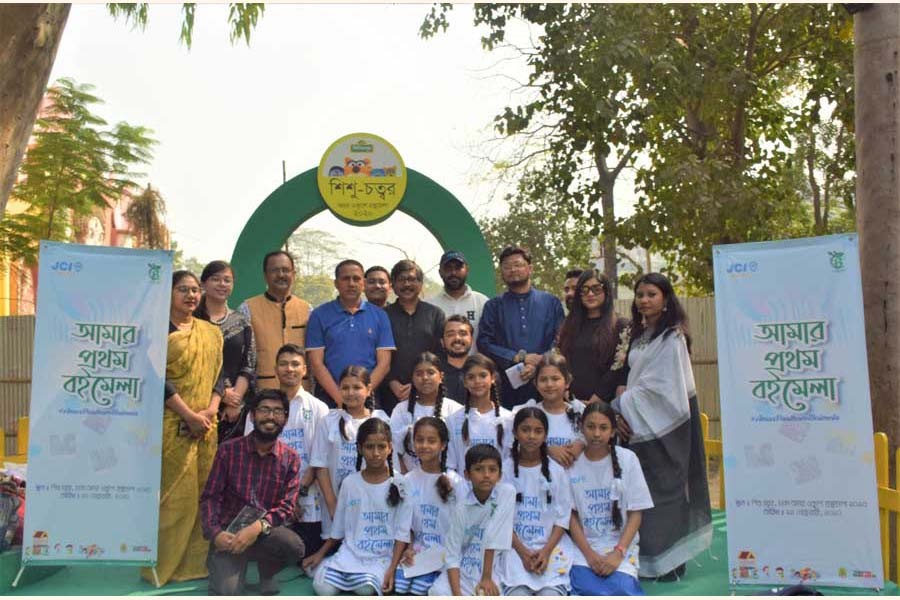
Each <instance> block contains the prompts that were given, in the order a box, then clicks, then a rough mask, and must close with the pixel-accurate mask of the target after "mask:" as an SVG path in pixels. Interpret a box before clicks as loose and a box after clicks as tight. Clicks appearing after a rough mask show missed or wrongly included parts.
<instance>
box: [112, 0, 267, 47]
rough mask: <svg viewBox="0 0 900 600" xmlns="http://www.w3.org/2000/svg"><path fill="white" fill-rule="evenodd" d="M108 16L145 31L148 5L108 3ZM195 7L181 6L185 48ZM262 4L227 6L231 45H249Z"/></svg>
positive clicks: (262, 11) (192, 27) (263, 10)
mask: <svg viewBox="0 0 900 600" xmlns="http://www.w3.org/2000/svg"><path fill="white" fill-rule="evenodd" d="M106 7H107V10H109V14H111V15H112V16H113V17H115V18H117V19H118V18H122V19H124V20H125V22H126V23H129V24H131V26H132V27H133V28H137V27H139V28H140V29H142V30H143V29H145V28H146V27H147V21H148V18H149V4H147V3H145V2H142V3H138V4H127V3H117V2H114V3H109V4H107V5H106ZM196 10H197V5H196V4H195V3H192V2H188V3H185V4H182V5H181V13H182V19H181V34H180V36H179V40H181V42H182V43H183V44H184V45H185V46H187V47H188V48H190V47H191V45H192V44H193V41H194V38H193V34H194V15H195V13H196ZM265 11H266V7H265V5H264V4H255V3H237V2H236V3H232V4H229V5H228V26H229V33H228V37H229V39H230V40H231V43H232V44H233V43H235V42H237V41H238V40H240V39H243V40H244V42H245V43H246V44H247V45H250V33H251V32H252V31H253V29H255V28H256V25H257V23H258V22H259V19H260V17H262V15H263V13H265Z"/></svg>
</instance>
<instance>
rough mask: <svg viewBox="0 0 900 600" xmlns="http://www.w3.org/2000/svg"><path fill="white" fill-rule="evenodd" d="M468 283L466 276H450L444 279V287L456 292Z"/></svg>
mask: <svg viewBox="0 0 900 600" xmlns="http://www.w3.org/2000/svg"><path fill="white" fill-rule="evenodd" d="M464 285H466V278H465V277H449V278H447V279H445V280H444V287H445V288H447V289H448V290H450V291H451V292H455V291H456V290H461V289H462V288H463V286H464Z"/></svg>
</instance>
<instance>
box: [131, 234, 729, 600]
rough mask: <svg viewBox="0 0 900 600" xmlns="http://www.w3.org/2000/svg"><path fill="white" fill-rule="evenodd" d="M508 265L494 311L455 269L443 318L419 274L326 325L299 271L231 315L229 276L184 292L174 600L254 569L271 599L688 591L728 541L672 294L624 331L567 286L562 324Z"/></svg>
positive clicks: (519, 265) (343, 271)
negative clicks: (696, 568) (288, 579)
mask: <svg viewBox="0 0 900 600" xmlns="http://www.w3.org/2000/svg"><path fill="white" fill-rule="evenodd" d="M499 265H500V273H501V276H502V278H503V281H504V283H505V285H506V288H507V290H506V291H505V292H504V293H502V294H501V295H499V296H497V297H495V298H492V299H488V298H487V297H485V296H484V295H483V294H480V293H479V292H477V291H475V290H472V289H471V288H470V287H469V286H468V285H467V283H466V277H467V274H468V264H467V261H466V258H465V256H464V255H463V254H462V253H461V252H458V251H453V250H451V251H448V252H445V253H444V255H443V256H442V257H441V261H440V269H439V273H440V276H441V279H442V280H443V283H444V285H443V289H442V291H441V292H440V293H439V294H438V295H437V296H436V297H434V298H431V299H429V300H427V301H426V300H423V299H422V285H423V282H424V274H423V272H422V269H421V268H420V267H419V266H418V265H417V264H416V263H415V262H414V261H410V260H401V261H399V262H398V263H397V264H396V265H394V266H393V268H392V269H391V270H390V271H388V270H387V269H385V268H383V267H380V266H374V267H370V268H368V269H365V268H364V266H363V265H362V264H361V263H359V262H358V261H355V260H344V261H341V262H340V263H339V264H338V265H337V267H336V268H335V279H334V285H335V288H336V290H337V298H336V299H335V300H333V301H330V302H326V303H325V304H322V305H321V306H318V307H316V308H315V309H314V310H313V309H312V308H311V307H310V306H309V304H308V303H307V302H305V301H304V300H303V299H301V298H299V297H297V296H296V295H294V294H293V293H292V286H293V279H294V264H293V259H292V257H291V256H290V254H288V253H287V252H283V251H276V252H272V253H269V254H268V255H266V257H265V259H264V261H263V265H262V266H263V272H264V276H265V280H266V290H265V292H264V293H263V294H260V295H258V296H255V297H252V298H250V299H248V300H247V301H246V302H244V303H243V304H242V305H241V306H240V307H239V308H238V309H237V310H233V309H231V308H230V307H229V306H228V298H229V296H230V294H231V291H232V289H233V286H234V273H233V271H232V269H231V268H230V266H229V265H228V264H227V263H225V262H223V261H214V262H212V263H210V264H209V265H207V266H206V268H204V270H203V272H202V274H201V275H200V277H199V278H198V277H197V276H195V275H194V274H192V273H190V272H188V271H177V272H175V273H174V274H173V286H172V304H171V313H170V326H169V332H170V333H169V347H168V358H167V365H166V398H165V407H166V410H165V411H164V422H163V468H162V485H161V493H160V517H159V528H160V535H159V549H158V556H159V558H158V563H157V567H156V569H157V575H158V577H159V581H160V582H161V583H165V582H167V581H173V580H175V581H180V580H187V579H196V578H202V577H206V576H208V577H209V591H210V593H211V594H217V595H232V594H239V593H242V591H243V590H244V579H245V575H246V571H247V564H248V562H250V561H254V562H256V563H257V564H258V571H259V575H260V584H259V585H260V588H259V590H260V593H261V594H264V595H267V594H275V593H278V583H277V580H276V578H275V575H276V573H277V572H279V571H280V570H281V569H282V568H284V567H285V566H287V565H292V564H296V565H298V566H300V567H301V568H302V569H303V570H304V571H305V572H306V573H307V574H308V575H309V576H310V577H312V580H313V587H314V589H315V590H316V592H317V593H318V594H320V595H333V594H336V593H339V592H340V591H353V592H355V593H357V594H363V595H377V594H384V593H389V592H394V593H397V594H411V595H425V594H432V595H450V594H452V595H476V594H477V595H500V594H503V595H569V594H571V595H640V594H642V591H641V586H640V582H639V578H640V577H650V578H654V579H657V580H662V581H668V580H675V579H677V578H679V577H681V576H682V575H683V574H684V571H685V564H686V561H687V560H688V559H689V558H691V557H694V556H696V555H697V554H699V553H700V552H702V551H703V550H704V549H705V548H707V547H708V546H709V544H710V543H711V539H712V529H711V518H710V505H709V495H708V490H707V482H706V472H705V460H704V454H703V443H702V439H701V434H700V422H699V410H698V405H697V399H696V393H695V388H694V380H693V375H692V371H691V364H690V356H689V352H690V335H689V333H688V329H687V321H686V316H685V313H684V311H683V309H682V307H681V305H680V304H679V302H678V299H677V297H676V295H675V292H674V290H673V288H672V286H671V284H670V282H669V281H668V280H667V279H666V278H665V277H664V276H663V275H660V274H658V273H649V274H645V275H643V276H642V277H640V278H639V279H638V281H637V283H636V285H635V299H634V303H633V305H632V309H631V315H630V318H627V317H625V316H620V315H617V314H616V313H615V311H614V310H613V298H612V295H611V294H610V293H609V292H610V285H609V281H608V279H607V278H606V276H605V275H604V274H603V273H601V272H599V271H597V270H595V269H587V270H584V271H579V272H574V271H570V272H569V273H567V278H566V289H565V290H564V292H565V294H564V297H565V303H566V306H567V309H568V310H567V311H566V310H564V309H563V304H562V302H560V300H559V299H558V298H557V297H556V296H554V295H552V294H550V293H547V292H544V291H540V290H537V289H535V288H534V287H533V286H532V283H531V256H530V254H529V253H528V251H527V250H526V249H524V248H521V247H516V246H510V247H507V248H505V249H504V250H503V251H502V252H501V254H500V256H499ZM391 290H393V292H394V294H395V296H396V300H395V301H394V302H392V303H387V300H388V297H389V295H390V292H391ZM145 576H146V577H147V578H150V577H151V573H150V571H147V572H146V573H145Z"/></svg>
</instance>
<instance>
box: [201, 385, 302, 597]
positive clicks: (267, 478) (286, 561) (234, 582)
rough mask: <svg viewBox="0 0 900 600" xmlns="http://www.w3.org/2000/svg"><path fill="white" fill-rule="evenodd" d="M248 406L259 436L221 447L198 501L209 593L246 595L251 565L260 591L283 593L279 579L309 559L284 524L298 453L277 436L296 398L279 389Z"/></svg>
mask: <svg viewBox="0 0 900 600" xmlns="http://www.w3.org/2000/svg"><path fill="white" fill-rule="evenodd" d="M248 408H249V414H250V415H251V419H253V432H252V433H250V434H249V435H247V436H245V437H242V438H235V439H232V440H229V441H227V442H225V443H224V444H222V445H221V446H219V450H218V452H217V453H216V458H215V460H214V461H213V466H212V471H211V472H210V474H209V479H208V480H207V482H206V487H205V488H204V490H203V494H202V495H201V496H200V516H201V525H202V527H203V535H204V537H205V538H206V539H208V540H210V548H209V556H208V559H207V567H208V569H209V593H210V595H219V596H234V595H240V594H242V593H243V592H244V576H245V575H246V573H247V563H248V562H249V561H256V562H257V563H258V569H259V577H260V589H259V593H260V594H262V595H272V594H277V593H278V591H279V590H278V582H277V581H276V580H275V574H276V573H278V572H279V571H280V570H281V569H283V568H284V567H285V566H288V565H291V564H296V563H297V562H298V561H300V559H302V558H303V554H304V547H303V541H302V540H301V539H300V536H298V535H297V534H296V533H294V532H293V531H291V529H290V528H288V527H287V526H286V525H288V524H289V523H290V522H291V521H292V520H293V518H294V507H295V506H296V504H297V494H298V492H299V489H300V478H299V472H300V456H299V455H298V454H297V452H296V451H295V450H293V449H292V448H290V447H289V446H288V445H287V444H285V443H283V442H282V441H280V440H279V439H278V435H279V434H280V433H281V431H282V430H283V429H284V425H285V422H286V420H287V415H288V410H289V408H290V401H289V400H288V398H287V396H286V395H285V394H284V392H282V391H281V390H276V389H270V390H262V391H261V392H259V393H258V394H257V395H256V397H255V398H254V399H253V401H252V402H251V403H250V405H249V407H248Z"/></svg>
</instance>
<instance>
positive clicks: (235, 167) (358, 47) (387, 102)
mask: <svg viewBox="0 0 900 600" xmlns="http://www.w3.org/2000/svg"><path fill="white" fill-rule="evenodd" d="M430 7H431V5H430V4H415V5H410V4H394V5H388V4H375V5H372V4H365V5H362V4H357V5H352V4H340V5H310V4H305V5H267V7H266V11H265V14H264V15H263V17H262V18H261V20H260V22H259V24H258V26H257V27H256V29H255V30H254V31H253V33H252V37H251V41H250V45H249V46H247V44H245V43H244V42H243V41H239V42H237V43H235V44H234V45H232V44H231V43H230V42H229V39H228V27H227V7H226V6H224V5H204V4H200V5H198V6H197V11H196V18H195V27H194V34H193V45H192V48H191V49H190V50H188V49H187V48H186V47H185V46H184V45H182V44H180V43H179V41H178V36H179V33H180V30H181V14H180V10H181V6H180V4H176V5H152V6H150V11H149V23H148V26H147V28H146V29H145V30H144V31H141V30H140V29H137V30H133V29H132V28H131V27H130V26H129V25H126V24H125V22H124V21H121V20H119V21H116V20H115V19H113V18H112V17H111V16H109V15H108V13H107V11H106V8H105V6H103V5H74V6H73V7H72V11H71V14H70V16H69V20H68V23H67V25H66V30H65V32H64V34H63V38H62V41H61V43H60V47H59V51H58V54H57V58H56V62H55V64H54V67H53V72H52V74H51V82H52V81H54V80H55V79H57V78H59V77H71V78H74V79H75V80H76V81H77V82H79V83H90V84H93V85H94V86H96V89H95V93H96V95H98V96H99V97H101V98H103V99H104V100H105V104H104V105H103V106H99V107H97V108H96V111H97V112H98V113H99V114H101V115H102V116H103V117H104V118H105V119H106V120H107V121H109V122H110V123H111V124H112V123H115V122H118V121H122V120H124V121H127V122H129V123H131V124H136V125H144V126H147V127H149V128H150V129H152V130H153V131H154V137H155V138H156V139H157V140H158V141H159V145H158V146H157V147H156V149H155V158H154V160H153V162H152V163H151V164H150V165H148V166H147V167H146V168H145V169H144V170H145V171H146V173H147V179H146V180H147V181H149V182H150V183H152V185H153V186H154V187H155V188H157V189H158V190H159V191H160V192H161V194H162V196H163V198H164V199H165V200H166V204H167V208H168V215H167V224H168V226H169V228H170V230H171V231H172V234H173V238H174V239H175V240H176V241H177V242H178V244H179V246H180V247H181V248H182V249H183V250H184V251H185V254H186V255H187V256H194V257H196V258H198V259H200V260H201V261H203V262H206V261H209V260H213V259H218V258H224V259H229V258H230V257H231V254H232V250H233V248H234V244H235V242H236V240H237V237H238V235H239V234H240V232H241V230H242V228H243V226H244V224H245V222H246V221H247V219H248V218H249V217H250V215H251V214H252V213H253V211H254V210H255V209H256V208H257V206H258V205H259V204H260V203H261V202H262V201H263V200H264V199H265V198H266V197H267V196H268V195H269V194H270V193H271V192H272V191H274V190H275V189H276V188H277V187H278V186H279V185H281V183H282V161H285V164H286V171H287V177H288V178H291V177H293V176H295V175H297V174H299V173H301V172H303V171H306V170H307V169H310V168H312V167H315V166H317V165H318V163H319V160H320V159H321V157H322V154H323V153H324V152H325V150H326V149H327V148H328V146H329V145H330V144H331V143H332V142H334V141H335V140H337V139H338V138H340V137H342V136H344V135H346V134H349V133H353V132H357V131H365V132H370V133H374V134H376V135H379V136H381V137H383V138H385V139H387V140H388V141H389V142H391V143H392V144H393V145H394V147H395V148H396V149H397V150H398V152H399V153H400V155H401V156H402V157H403V160H404V162H405V164H406V165H407V167H410V168H412V169H415V170H417V171H419V172H421V173H423V174H425V175H427V176H428V177H430V178H431V179H434V180H435V181H437V182H438V183H439V184H441V185H442V186H443V187H445V188H447V189H448V190H449V191H450V192H452V193H453V194H454V195H455V196H456V197H457V198H458V199H459V200H460V201H461V202H462V203H463V205H465V206H466V208H467V209H468V210H469V211H470V212H471V213H472V214H473V215H474V216H475V218H476V219H478V218H480V217H483V216H485V215H488V214H489V215H491V216H497V215H500V214H503V213H504V212H505V210H506V205H505V203H503V202H502V201H500V200H498V199H497V198H498V193H497V189H496V185H495V184H494V183H493V182H492V181H493V180H492V178H491V175H492V168H491V165H490V163H488V162H486V161H484V160H483V159H480V158H479V157H480V156H483V155H484V154H485V152H487V151H488V149H490V148H493V146H492V145H491V142H490V140H491V139H493V138H495V137H496V134H495V133H494V132H493V129H492V121H493V118H494V116H495V115H496V114H498V113H499V112H501V111H502V109H503V108H504V107H505V106H508V105H514V104H515V103H516V102H517V98H518V99H519V100H521V95H520V94H521V92H517V91H516V90H517V89H518V88H519V82H522V81H525V80H526V79H527V72H528V71H527V66H526V65H525V63H524V61H523V59H521V58H519V57H517V56H515V55H514V54H512V53H510V52H508V51H507V52H488V51H486V50H483V49H482V47H481V41H480V39H481V35H482V34H483V33H484V30H479V29H476V28H475V27H474V25H473V20H472V8H471V6H470V5H456V6H455V7H454V9H453V11H452V12H451V13H450V22H451V26H450V28H449V29H448V31H447V32H445V33H442V34H438V35H437V36H435V37H434V38H432V39H429V40H423V39H421V38H420V37H419V34H418V31H419V26H420V25H421V23H422V21H423V19H424V18H425V16H426V14H427V13H428V12H429V10H430ZM529 35H533V32H529V31H528V30H527V28H526V27H525V26H524V25H519V26H516V28H515V29H514V30H513V39H517V40H519V41H521V42H523V43H524V42H527V41H528V36H529ZM505 191H509V188H501V190H500V193H499V197H500V198H502V194H503V193H504V192H505ZM304 227H312V228H316V229H322V230H325V231H328V232H329V233H332V234H333V235H335V236H336V237H338V238H339V239H340V240H341V241H342V242H344V243H345V245H346V254H347V256H356V257H362V262H363V263H364V264H367V265H368V264H376V263H379V264H383V265H385V266H388V268H389V267H390V265H392V264H393V263H394V262H396V261H397V260H399V259H401V258H404V256H403V253H402V252H401V251H400V250H396V249H393V248H389V247H387V246H384V245H382V244H393V245H401V246H402V247H403V251H404V252H405V253H406V255H407V256H408V257H410V258H414V259H416V260H417V261H419V263H420V264H421V265H422V266H423V267H424V268H425V269H426V270H427V271H430V272H429V275H431V276H432V277H435V276H436V265H437V262H438V260H439V257H440V254H441V251H442V250H441V248H440V246H439V245H438V243H437V241H436V240H435V239H434V237H433V236H432V235H431V234H430V233H429V232H428V231H427V230H426V229H425V228H424V227H423V226H422V225H420V224H419V223H417V222H416V221H415V220H413V219H412V218H410V217H407V216H406V215H403V214H401V213H399V212H397V213H395V214H394V216H392V217H391V218H390V219H388V220H387V221H385V222H383V223H382V224H380V225H375V226H372V227H365V228H360V227H353V226H349V225H346V224H343V223H342V222H340V221H338V220H337V219H336V218H334V217H333V216H331V214H330V213H328V212H327V211H326V213H323V214H320V215H317V216H316V217H314V218H313V219H310V220H309V221H307V222H306V223H305V224H304ZM399 231H402V232H403V236H402V237H403V239H402V244H401V243H399V242H398V239H397V234H398V232H399Z"/></svg>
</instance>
